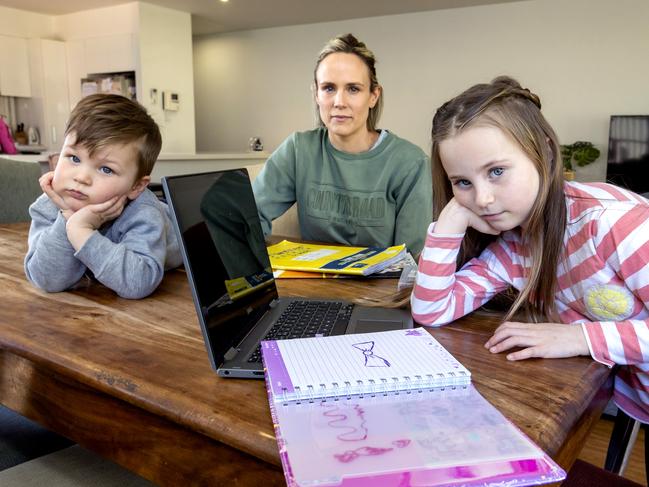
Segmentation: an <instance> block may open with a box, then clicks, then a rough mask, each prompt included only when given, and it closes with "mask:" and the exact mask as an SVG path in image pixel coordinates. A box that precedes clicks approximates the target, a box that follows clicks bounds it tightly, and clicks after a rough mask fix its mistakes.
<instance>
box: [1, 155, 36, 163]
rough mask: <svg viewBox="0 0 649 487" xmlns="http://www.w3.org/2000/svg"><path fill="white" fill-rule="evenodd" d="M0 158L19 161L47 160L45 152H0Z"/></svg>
mask: <svg viewBox="0 0 649 487" xmlns="http://www.w3.org/2000/svg"><path fill="white" fill-rule="evenodd" d="M0 159H9V160H11V161H19V162H41V161H45V162H47V154H0Z"/></svg>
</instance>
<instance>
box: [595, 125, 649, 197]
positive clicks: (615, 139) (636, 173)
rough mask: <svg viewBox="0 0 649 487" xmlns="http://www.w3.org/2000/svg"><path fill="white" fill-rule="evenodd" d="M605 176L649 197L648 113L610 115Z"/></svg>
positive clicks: (612, 181)
mask: <svg viewBox="0 0 649 487" xmlns="http://www.w3.org/2000/svg"><path fill="white" fill-rule="evenodd" d="M606 179H607V180H608V181H609V182H611V183H613V184H617V185H618V186H622V187H624V188H628V189H630V190H631V191H634V192H636V193H638V194H642V195H644V196H649V115H612V116H611V125H610V128H609V138H608V164H607V166H606Z"/></svg>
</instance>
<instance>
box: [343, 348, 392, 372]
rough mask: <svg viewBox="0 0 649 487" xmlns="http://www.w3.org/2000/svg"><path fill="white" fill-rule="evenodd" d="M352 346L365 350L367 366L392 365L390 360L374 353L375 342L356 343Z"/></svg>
mask: <svg viewBox="0 0 649 487" xmlns="http://www.w3.org/2000/svg"><path fill="white" fill-rule="evenodd" d="M352 347H354V348H355V349H357V350H360V351H361V352H363V356H364V357H365V367H390V362H388V361H387V360H386V359H384V358H383V357H379V356H378V355H376V354H375V353H374V342H362V343H354V344H352Z"/></svg>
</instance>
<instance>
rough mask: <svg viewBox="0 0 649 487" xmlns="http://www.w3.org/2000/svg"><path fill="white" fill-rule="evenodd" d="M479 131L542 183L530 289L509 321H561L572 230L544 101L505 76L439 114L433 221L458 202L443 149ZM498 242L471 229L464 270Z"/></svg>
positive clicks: (529, 230)
mask: <svg viewBox="0 0 649 487" xmlns="http://www.w3.org/2000/svg"><path fill="white" fill-rule="evenodd" d="M476 126H492V127H496V128H498V129H500V130H502V131H503V133H505V135H507V136H508V137H509V138H510V139H511V140H512V141H513V142H514V143H516V145H518V146H519V147H520V148H521V150H522V151H523V152H524V153H525V155H527V157H528V158H529V159H530V160H531V161H532V162H533V163H534V166H535V168H536V170H537V172H538V174H539V180H540V184H539V192H538V196H537V198H536V201H535V202H534V205H533V206H532V210H531V212H530V216H529V220H528V222H527V225H526V229H525V232H524V234H523V238H524V239H525V244H526V246H527V247H528V248H529V255H530V258H531V265H530V268H529V271H528V273H527V275H526V277H527V283H526V285H525V287H524V288H523V289H522V290H521V291H520V293H519V294H518V296H517V297H516V299H515V301H514V303H513V304H512V306H511V308H510V309H509V312H508V313H507V317H506V318H505V319H506V320H507V319H510V318H511V317H512V315H513V314H514V313H516V311H518V310H519V309H520V310H522V311H525V312H526V314H527V316H528V318H529V319H531V320H533V321H539V320H544V319H556V317H557V314H556V308H555V300H554V294H555V292H556V287H557V266H558V264H559V260H560V257H561V253H562V249H563V238H564V233H565V228H566V203H565V196H564V190H563V165H562V162H561V155H560V146H559V141H558V138H557V136H556V134H555V132H554V130H553V129H552V127H551V126H550V124H549V123H548V122H547V120H546V119H545V117H543V115H542V114H541V102H540V100H539V97H538V96H536V95H535V94H533V93H531V92H530V91H529V90H527V89H525V88H522V87H521V85H520V84H519V83H518V82H517V81H516V80H514V79H512V78H510V77H507V76H501V77H498V78H496V79H494V80H493V81H492V82H491V83H485V84H478V85H475V86H472V87H471V88H469V89H468V90H466V91H465V92H463V93H462V94H460V95H458V96H456V97H455V98H453V99H452V100H450V101H448V102H446V103H444V104H443V105H442V106H441V107H440V108H439V109H438V110H437V112H436V113H435V116H434V118H433V127H432V142H433V145H432V155H431V163H432V177H433V220H437V219H438V217H439V215H440V213H441V211H442V209H443V208H444V207H445V206H446V204H447V203H448V202H449V200H450V199H451V198H452V197H453V191H452V186H451V183H450V181H449V180H448V178H447V176H446V173H445V172H444V168H443V166H442V162H441V159H440V154H439V147H440V144H441V142H443V141H444V140H446V139H449V138H451V137H454V136H456V135H457V134H459V133H461V132H462V131H463V130H466V129H468V128H471V127H476ZM494 239H495V237H494V236H487V235H484V234H480V233H479V232H477V231H475V230H473V229H468V231H467V234H466V236H465V238H464V240H463V243H462V248H461V251H460V254H459V256H458V261H457V265H458V268H459V267H461V266H462V265H463V264H465V263H466V262H467V261H469V260H470V259H471V258H473V257H476V256H478V255H479V254H480V253H481V252H482V250H484V248H485V247H486V246H487V245H488V244H489V242H491V241H493V240H494Z"/></svg>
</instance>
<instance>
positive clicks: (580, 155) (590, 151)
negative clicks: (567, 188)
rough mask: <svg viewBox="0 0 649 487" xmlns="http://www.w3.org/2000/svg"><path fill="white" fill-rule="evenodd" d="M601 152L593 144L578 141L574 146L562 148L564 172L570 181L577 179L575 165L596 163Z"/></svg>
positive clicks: (569, 145)
mask: <svg viewBox="0 0 649 487" xmlns="http://www.w3.org/2000/svg"><path fill="white" fill-rule="evenodd" d="M599 154H600V151H599V149H598V148H597V147H595V146H594V145H593V144H592V142H584V141H578V142H575V143H573V144H568V145H562V146H561V158H562V159H563V171H564V175H565V178H566V179H567V180H568V181H571V180H573V179H575V170H574V166H573V163H576V164H577V165H578V166H580V167H582V166H586V165H588V164H590V163H591V162H595V161H596V160H597V158H598V157H599Z"/></svg>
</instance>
